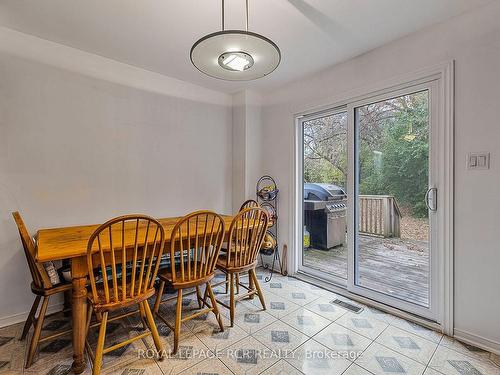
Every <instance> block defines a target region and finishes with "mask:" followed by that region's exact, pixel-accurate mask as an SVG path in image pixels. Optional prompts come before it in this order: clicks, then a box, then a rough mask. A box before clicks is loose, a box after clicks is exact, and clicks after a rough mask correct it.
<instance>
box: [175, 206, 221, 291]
mask: <svg viewBox="0 0 500 375" xmlns="http://www.w3.org/2000/svg"><path fill="white" fill-rule="evenodd" d="M223 240H224V219H223V218H222V217H221V216H220V215H218V214H216V213H215V212H212V211H196V212H193V213H191V214H189V215H186V216H184V217H183V218H182V219H180V220H179V221H178V222H177V223H176V224H175V226H174V229H173V231H172V236H171V238H170V259H171V270H172V281H173V282H174V283H185V282H191V281H195V280H199V279H203V278H205V277H207V276H209V275H211V274H213V273H214V270H215V266H216V264H217V259H218V257H219V252H220V248H221V245H222V241H223ZM176 259H179V261H180V262H177V261H176Z"/></svg>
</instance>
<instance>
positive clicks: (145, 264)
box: [87, 215, 165, 305]
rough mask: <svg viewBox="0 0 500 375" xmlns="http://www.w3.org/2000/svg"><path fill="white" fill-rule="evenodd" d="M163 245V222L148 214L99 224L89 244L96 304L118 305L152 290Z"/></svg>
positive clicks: (88, 258) (90, 271)
mask: <svg viewBox="0 0 500 375" xmlns="http://www.w3.org/2000/svg"><path fill="white" fill-rule="evenodd" d="M164 244H165V231H164V229H163V227H162V225H161V224H160V223H159V222H158V221H157V220H156V219H153V218H152V217H149V216H146V215H125V216H120V217H117V218H114V219H111V220H109V221H107V222H106V223H104V224H102V225H101V226H99V228H97V229H96V230H95V231H94V233H93V234H92V235H91V236H90V239H89V242H88V245H87V265H88V269H89V278H90V285H91V288H92V295H93V299H94V301H95V303H96V304H101V305H102V304H106V305H109V304H114V303H116V304H119V303H123V302H126V301H129V300H132V299H134V298H138V297H140V296H141V295H144V294H145V293H146V292H148V291H151V289H152V288H154V282H155V279H156V275H157V273H158V268H159V266H160V260H161V256H162V255H163V247H164ZM95 270H97V272H99V271H100V274H101V276H102V284H103V285H102V286H103V288H102V289H103V290H104V296H103V295H102V294H101V295H99V293H98V291H97V286H96V284H97V281H96V277H95V276H96V275H95ZM109 272H110V273H111V275H109Z"/></svg>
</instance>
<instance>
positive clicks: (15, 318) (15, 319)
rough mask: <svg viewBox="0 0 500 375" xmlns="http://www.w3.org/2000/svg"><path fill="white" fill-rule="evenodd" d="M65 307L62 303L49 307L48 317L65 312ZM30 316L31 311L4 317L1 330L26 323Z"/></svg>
mask: <svg viewBox="0 0 500 375" xmlns="http://www.w3.org/2000/svg"><path fill="white" fill-rule="evenodd" d="M63 306H64V304H63V303H62V302H61V303H56V304H53V305H49V306H48V307H47V315H50V314H54V313H56V312H59V311H62V310H63ZM28 314H29V311H25V312H22V313H18V314H13V315H10V316H5V317H2V318H0V328H2V327H7V326H10V325H12V324H17V323H20V322H25V321H26V319H27V318H28Z"/></svg>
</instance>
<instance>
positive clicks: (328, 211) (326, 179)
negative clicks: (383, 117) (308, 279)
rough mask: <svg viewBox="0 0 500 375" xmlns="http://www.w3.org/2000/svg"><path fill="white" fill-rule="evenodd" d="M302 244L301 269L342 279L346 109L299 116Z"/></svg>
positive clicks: (344, 260) (344, 270)
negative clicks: (304, 116)
mask: <svg viewBox="0 0 500 375" xmlns="http://www.w3.org/2000/svg"><path fill="white" fill-rule="evenodd" d="M301 127H302V129H301V131H302V140H303V145H302V146H303V147H302V149H303V163H302V165H303V184H302V191H303V200H302V210H303V212H302V214H303V215H302V222H303V233H302V238H303V247H302V257H301V263H302V264H301V269H302V270H305V271H306V272H308V273H311V274H314V275H316V276H320V277H323V278H327V279H330V280H334V281H337V282H339V281H340V283H343V284H344V285H345V284H346V280H347V270H348V267H347V251H348V250H347V241H346V229H347V223H346V210H347V204H346V203H347V194H346V192H347V111H345V110H341V111H332V112H330V113H324V114H317V115H313V116H309V117H306V118H304V119H303V120H302V121H301Z"/></svg>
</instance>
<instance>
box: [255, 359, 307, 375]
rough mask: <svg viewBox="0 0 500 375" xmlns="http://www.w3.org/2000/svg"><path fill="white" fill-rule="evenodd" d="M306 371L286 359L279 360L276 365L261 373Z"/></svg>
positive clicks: (297, 373) (278, 374) (298, 373)
mask: <svg viewBox="0 0 500 375" xmlns="http://www.w3.org/2000/svg"><path fill="white" fill-rule="evenodd" d="M303 374H304V373H303V372H301V371H299V370H297V369H296V368H295V367H293V366H292V365H291V364H289V363H288V362H287V361H285V360H284V359H281V360H279V361H278V362H276V363H275V364H274V365H272V366H271V367H269V368H268V369H267V370H265V371H264V372H262V373H261V375H303Z"/></svg>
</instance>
